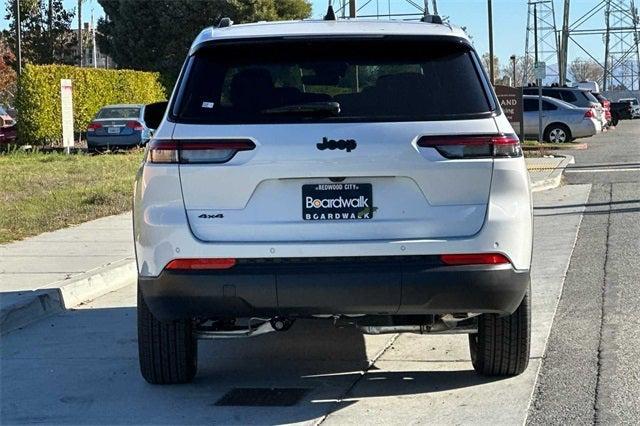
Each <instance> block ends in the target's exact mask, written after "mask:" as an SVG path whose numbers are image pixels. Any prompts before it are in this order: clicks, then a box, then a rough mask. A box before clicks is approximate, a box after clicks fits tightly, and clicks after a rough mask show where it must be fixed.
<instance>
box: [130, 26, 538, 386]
mask: <svg viewBox="0 0 640 426" xmlns="http://www.w3.org/2000/svg"><path fill="white" fill-rule="evenodd" d="M158 107H160V108H161V109H164V105H156V106H149V107H148V108H147V111H149V114H151V112H152V111H155V110H157V109H158ZM151 121H153V120H152V119H151V118H149V119H147V122H151ZM150 125H152V126H155V124H150ZM134 234H135V246H136V257H137V262H138V274H139V280H138V283H139V288H138V337H139V339H138V343H139V349H140V366H141V371H142V375H143V376H144V378H145V379H146V380H147V381H149V382H151V383H182V382H188V381H190V380H191V379H192V378H193V377H194V375H195V373H196V365H197V362H196V361H197V341H198V339H210V338H230V337H250V336H254V335H257V334H261V333H263V332H269V331H285V330H287V329H288V328H289V327H291V325H292V324H293V323H294V322H295V320H296V319H299V318H315V319H318V320H331V321H333V322H334V323H335V324H336V325H339V326H353V327H358V328H359V329H360V330H362V331H363V332H364V333H372V334H381V333H398V332H413V333H468V334H469V347H470V352H471V359H472V362H473V366H474V368H475V369H476V370H477V371H478V372H479V373H481V374H486V375H516V374H519V373H521V372H523V371H524V370H525V368H526V366H527V364H528V356H529V340H530V297H529V292H530V290H529V287H530V279H529V276H530V274H529V269H530V263H531V252H532V206H531V194H530V190H529V177H528V174H527V170H526V166H525V163H524V159H523V157H522V150H521V147H520V143H519V141H518V138H517V137H516V136H515V135H514V132H513V129H512V128H511V126H510V125H509V123H508V121H507V119H506V118H505V116H504V114H503V113H502V112H501V110H500V107H499V104H498V102H497V101H496V97H495V95H494V93H493V90H492V89H491V86H490V85H489V83H488V79H487V76H486V74H485V73H484V71H483V69H482V66H481V65H480V61H479V59H478V56H477V54H476V52H475V51H474V49H473V47H472V46H471V43H470V42H469V40H468V39H467V38H466V36H465V35H464V33H463V32H462V31H461V30H459V29H455V28H451V27H449V26H445V25H438V24H429V23H401V22H388V23H381V22H379V21H376V22H366V21H357V22H353V21H352V22H346V21H337V22H335V21H334V22H326V21H319V22H314V21H307V22H284V23H262V24H249V25H238V26H230V27H227V28H208V29H205V30H204V31H203V32H202V33H201V34H200V35H199V36H198V38H197V39H196V40H195V42H194V43H193V45H192V47H191V50H190V52H189V55H188V57H187V60H186V62H185V64H184V66H183V69H182V72H181V75H180V77H179V79H178V82H177V84H176V88H175V89H174V92H173V95H172V97H171V99H170V101H169V103H168V106H167V107H166V113H165V114H164V117H163V118H162V120H161V122H160V124H159V126H158V127H157V131H156V132H155V134H154V137H153V139H152V140H151V141H150V143H149V145H148V147H147V153H146V158H145V161H144V164H143V166H142V168H141V169H140V171H139V173H138V176H137V180H136V187H135V195H134Z"/></svg>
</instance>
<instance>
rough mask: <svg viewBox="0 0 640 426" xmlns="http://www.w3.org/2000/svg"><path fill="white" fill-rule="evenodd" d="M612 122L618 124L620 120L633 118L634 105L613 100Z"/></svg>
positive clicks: (611, 107) (611, 106) (611, 105)
mask: <svg viewBox="0 0 640 426" xmlns="http://www.w3.org/2000/svg"><path fill="white" fill-rule="evenodd" d="M609 108H610V109H611V124H612V125H614V126H617V125H618V122H619V121H620V120H631V119H632V118H633V105H631V103H630V102H611V104H610V105H609Z"/></svg>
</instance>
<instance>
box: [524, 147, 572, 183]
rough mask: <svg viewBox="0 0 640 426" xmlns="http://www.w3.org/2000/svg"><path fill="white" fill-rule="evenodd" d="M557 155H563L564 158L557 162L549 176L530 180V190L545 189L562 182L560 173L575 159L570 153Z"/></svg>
mask: <svg viewBox="0 0 640 426" xmlns="http://www.w3.org/2000/svg"><path fill="white" fill-rule="evenodd" d="M558 157H564V160H562V162H561V163H560V164H558V166H557V167H556V168H555V170H554V171H553V173H552V174H551V177H550V178H547V179H541V180H537V181H534V182H531V191H533V192H539V191H546V190H548V189H553V188H557V187H559V186H560V184H561V183H562V173H563V172H564V169H566V168H567V166H568V165H569V164H575V162H576V161H575V159H574V158H573V156H572V155H558Z"/></svg>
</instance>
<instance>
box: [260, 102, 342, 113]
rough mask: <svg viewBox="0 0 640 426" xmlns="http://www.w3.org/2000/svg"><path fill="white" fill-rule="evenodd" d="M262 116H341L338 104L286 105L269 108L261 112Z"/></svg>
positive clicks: (308, 103)
mask: <svg viewBox="0 0 640 426" xmlns="http://www.w3.org/2000/svg"><path fill="white" fill-rule="evenodd" d="M260 113H262V114H326V115H338V114H340V104H339V103H338V102H307V103H304V104H293V105H285V106H281V107H276V108H267V109H263V110H262V111H260Z"/></svg>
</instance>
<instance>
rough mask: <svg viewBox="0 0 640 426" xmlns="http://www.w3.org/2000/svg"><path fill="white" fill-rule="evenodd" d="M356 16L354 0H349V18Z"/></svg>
mask: <svg viewBox="0 0 640 426" xmlns="http://www.w3.org/2000/svg"><path fill="white" fill-rule="evenodd" d="M355 17H356V0H349V18H355Z"/></svg>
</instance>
